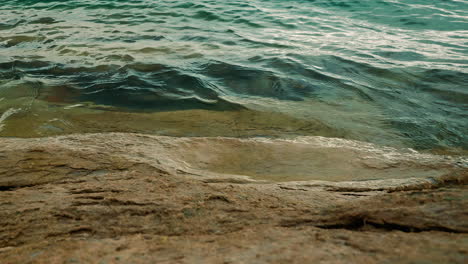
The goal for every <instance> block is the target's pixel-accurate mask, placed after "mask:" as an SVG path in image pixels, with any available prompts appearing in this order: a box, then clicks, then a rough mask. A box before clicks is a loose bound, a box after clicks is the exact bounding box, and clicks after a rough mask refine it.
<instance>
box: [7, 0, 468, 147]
mask: <svg viewBox="0 0 468 264" xmlns="http://www.w3.org/2000/svg"><path fill="white" fill-rule="evenodd" d="M467 18H468V1H466V0H445V1H441V0H360V1H358V0H317V1H313V0H309V1H306V0H294V1H280V0H269V1H266V0H250V1H246V0H243V1H241V0H237V1H209V0H190V1H177V0H175V1H174V0H171V1H168V0H162V1H155V0H133V1H132V0H125V1H123V0H122V1H119V0H112V1H111V0H75V1H63V0H60V1H58V0H57V1H53V0H48V1H45V0H42V1H40V0H34V1H33V0H8V1H2V5H1V7H0V115H1V116H3V118H0V120H2V121H1V122H2V127H0V135H3V136H24V137H28V136H47V135H56V134H68V133H75V132H104V131H123V132H144V133H153V134H163V135H176V136H237V137H252V136H260V137H294V136H302V135H321V136H328V137H341V138H349V139H357V140H361V141H366V142H372V143H377V144H380V145H387V146H396V147H402V146H403V147H411V148H415V149H419V150H429V151H433V152H437V151H442V152H447V151H449V152H451V153H466V150H467V149H468V140H467V133H466V131H468V116H467V115H468V114H467V113H468V112H467V106H468V89H467V83H468V82H467V81H468V78H467V76H468V75H467V74H468V66H467V65H468V60H467V55H468V42H467V37H468V30H467V29H468V21H467Z"/></svg>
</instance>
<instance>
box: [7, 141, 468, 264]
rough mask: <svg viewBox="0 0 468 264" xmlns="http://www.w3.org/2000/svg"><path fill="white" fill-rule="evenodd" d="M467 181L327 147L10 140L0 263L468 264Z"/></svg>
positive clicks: (379, 155)
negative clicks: (467, 262) (467, 263)
mask: <svg viewBox="0 0 468 264" xmlns="http://www.w3.org/2000/svg"><path fill="white" fill-rule="evenodd" d="M236 151H237V152H236ZM236 153H237V154H236ZM265 160H268V161H273V162H262V161H265ZM346 179H349V180H346ZM467 182H468V168H467V164H466V160H465V159H463V158H460V157H458V158H454V157H448V156H433V155H428V154H419V153H413V152H412V151H399V150H394V149H389V148H377V147H375V146H373V145H370V144H366V143H359V142H354V141H347V140H339V139H326V138H320V137H308V138H299V139H297V140H294V141H293V140H291V141H286V140H266V139H234V138H172V137H160V136H149V135H142V134H125V133H105V134H81V135H70V136H61V137H49V138H33V139H19V138H0V227H1V228H0V263H7V264H9V263H466V261H467V256H468V235H467V232H468V196H467V193H468V192H467V190H468V188H467V185H466V183H467Z"/></svg>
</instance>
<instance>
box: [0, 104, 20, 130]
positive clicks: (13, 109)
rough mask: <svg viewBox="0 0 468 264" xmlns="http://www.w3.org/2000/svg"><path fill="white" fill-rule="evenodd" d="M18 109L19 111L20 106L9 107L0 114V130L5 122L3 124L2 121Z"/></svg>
mask: <svg viewBox="0 0 468 264" xmlns="http://www.w3.org/2000/svg"><path fill="white" fill-rule="evenodd" d="M19 111H21V108H10V109H8V110H6V111H5V112H3V114H2V115H1V116H0V131H2V130H3V127H4V126H5V124H3V122H4V121H5V120H6V119H7V118H8V117H10V116H11V115H13V114H16V113H18V112H19Z"/></svg>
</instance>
